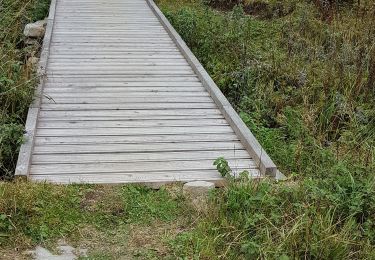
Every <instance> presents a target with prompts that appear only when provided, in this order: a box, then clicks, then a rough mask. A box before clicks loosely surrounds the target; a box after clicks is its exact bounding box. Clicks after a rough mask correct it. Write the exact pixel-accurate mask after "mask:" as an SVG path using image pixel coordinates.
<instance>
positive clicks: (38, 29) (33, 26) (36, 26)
mask: <svg viewBox="0 0 375 260" xmlns="http://www.w3.org/2000/svg"><path fill="white" fill-rule="evenodd" d="M46 25H47V20H46V19H45V20H41V21H37V22H35V23H29V24H26V26H25V30H24V31H23V34H24V35H25V36H26V37H32V38H42V37H43V36H44V33H45V31H46V28H45V27H46Z"/></svg>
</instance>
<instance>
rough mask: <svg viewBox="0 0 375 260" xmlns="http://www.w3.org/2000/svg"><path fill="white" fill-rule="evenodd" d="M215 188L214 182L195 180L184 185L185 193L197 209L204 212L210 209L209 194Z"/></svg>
mask: <svg viewBox="0 0 375 260" xmlns="http://www.w3.org/2000/svg"><path fill="white" fill-rule="evenodd" d="M214 188H215V184H214V183H212V182H207V181H193V182H188V183H186V184H185V185H184V187H183V194H184V195H185V197H186V198H187V199H189V200H190V204H191V206H192V207H193V208H194V209H195V210H197V211H198V212H201V213H204V212H207V210H208V201H207V199H208V194H209V192H210V191H211V190H213V189H214Z"/></svg>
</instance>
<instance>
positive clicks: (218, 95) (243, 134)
mask: <svg viewBox="0 0 375 260" xmlns="http://www.w3.org/2000/svg"><path fill="white" fill-rule="evenodd" d="M146 1H147V3H148V5H149V6H150V8H151V10H152V11H153V12H154V13H155V15H156V16H157V18H158V19H159V21H160V22H161V24H162V25H163V27H164V28H165V29H166V31H167V32H168V34H169V35H170V37H171V38H172V40H173V41H174V43H175V44H176V45H177V47H178V48H179V50H180V51H181V53H182V54H183V56H184V57H185V58H186V59H187V61H188V62H189V64H190V66H191V67H192V68H193V70H194V71H195V72H196V73H197V75H198V77H199V79H200V80H201V81H202V83H203V85H204V87H205V88H206V89H207V91H208V92H209V94H210V95H211V97H212V99H213V100H214V102H215V103H216V105H217V106H218V107H219V109H220V111H221V112H222V113H223V115H224V117H225V119H226V120H227V121H228V123H229V124H230V125H231V127H232V128H233V130H234V132H235V133H236V134H237V135H238V137H239V138H240V140H241V142H242V144H243V145H244V146H245V148H246V150H247V151H248V152H249V153H250V155H251V156H252V157H253V159H254V160H255V162H256V163H257V164H258V165H259V169H260V172H261V173H262V174H263V175H266V176H270V177H274V178H277V179H283V175H282V173H281V172H279V171H278V169H277V167H276V165H275V163H274V162H273V161H272V159H271V158H270V157H269V156H268V154H267V152H266V151H265V150H264V149H263V148H262V146H261V145H260V143H259V142H258V140H257V139H256V138H255V136H254V135H253V134H252V133H251V131H250V129H249V128H248V127H247V126H246V124H245V123H244V122H243V121H242V119H241V118H240V117H239V115H238V114H237V112H236V111H235V110H234V109H233V107H232V105H231V104H230V103H229V101H228V100H227V99H226V97H225V96H224V95H223V93H222V92H221V91H220V89H219V88H218V87H217V85H216V84H215V82H214V81H213V80H212V78H211V77H210V76H209V74H208V73H207V71H206V70H205V69H204V67H203V66H202V65H201V64H200V62H199V61H198V59H197V58H196V57H195V55H194V54H193V53H192V52H191V50H190V49H189V47H188V46H187V45H186V43H185V42H184V40H183V39H182V38H181V36H180V35H179V34H178V33H177V31H176V30H175V29H174V28H173V26H172V25H171V24H170V22H169V21H168V19H167V18H166V17H165V16H164V14H163V13H162V12H161V11H160V9H159V7H158V6H157V5H156V4H155V3H154V1H153V0H146Z"/></svg>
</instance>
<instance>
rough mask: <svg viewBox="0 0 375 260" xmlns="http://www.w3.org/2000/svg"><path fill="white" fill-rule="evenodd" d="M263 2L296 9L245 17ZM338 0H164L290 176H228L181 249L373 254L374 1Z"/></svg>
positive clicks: (234, 255) (248, 255) (239, 254)
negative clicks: (268, 178)
mask: <svg viewBox="0 0 375 260" xmlns="http://www.w3.org/2000/svg"><path fill="white" fill-rule="evenodd" d="M239 2H241V4H242V7H241V6H240V7H239V6H237V7H236V4H238V3H239ZM254 2H261V3H262V4H263V6H267V5H268V6H269V5H270V2H272V3H274V2H277V3H278V4H281V5H282V8H283V9H284V10H286V9H288V6H291V7H293V8H292V9H290V12H288V14H287V15H284V16H283V15H281V16H279V15H275V16H273V15H272V17H271V16H270V17H268V18H267V19H263V18H264V17H261V16H259V15H257V14H253V16H248V15H246V12H247V13H249V12H248V11H247V10H246V6H247V5H248V6H251V3H254ZM321 2H322V1H321ZM326 2H327V1H326ZM328 2H332V7H330V11H329V12H332V15H330V13H328V14H327V15H325V14H324V13H323V16H324V17H322V12H323V11H322V10H320V9H319V7H317V5H316V4H314V3H313V2H312V1H292V0H289V1H209V4H210V6H214V7H215V8H216V7H222V5H223V4H227V5H228V6H226V7H225V8H221V9H220V10H227V12H217V11H216V10H214V9H211V8H209V7H207V5H205V4H207V1H205V2H203V3H202V2H201V1H183V3H181V2H179V4H175V2H174V1H170V0H159V6H160V7H161V8H162V10H163V12H164V13H165V14H166V16H167V17H168V19H170V21H171V23H172V24H173V26H174V27H175V28H176V29H177V31H178V32H179V33H180V34H181V35H182V37H183V38H184V40H185V41H186V42H187V44H188V45H189V46H190V48H191V49H192V50H193V52H194V53H195V55H196V56H197V57H198V59H199V60H200V61H201V62H202V63H203V65H204V67H205V68H206V69H207V70H208V72H209V74H210V75H211V76H212V78H213V79H214V80H215V82H216V83H217V84H218V86H219V87H220V89H221V90H222V91H223V92H224V94H225V95H226V97H228V99H229V101H230V102H231V103H232V105H233V106H234V107H235V109H236V110H237V111H238V112H239V113H240V116H241V118H242V119H243V121H244V122H245V123H246V124H247V125H248V126H249V128H250V129H251V130H252V131H253V133H254V134H255V135H256V137H257V138H258V139H259V141H260V143H261V144H262V146H263V147H264V148H265V149H266V150H267V152H268V153H269V154H270V155H271V157H272V158H273V159H274V160H275V161H276V164H277V165H278V166H279V167H280V168H281V169H282V171H283V172H284V173H286V174H287V175H289V176H291V177H290V178H289V181H287V182H282V183H273V182H271V181H270V182H268V181H264V182H256V181H253V182H246V181H243V180H240V181H231V180H230V179H229V180H230V184H229V185H228V187H227V188H226V189H224V190H223V191H221V192H218V193H217V195H216V199H214V200H213V201H212V203H213V206H212V209H213V210H212V211H211V212H210V214H208V216H207V217H205V218H203V219H202V220H201V221H200V222H199V223H198V224H197V227H196V229H195V230H193V231H191V230H190V231H188V232H186V233H182V234H180V235H179V236H178V237H177V239H176V240H175V241H173V242H172V245H173V246H174V248H175V249H176V250H177V252H179V254H177V255H178V256H180V257H187V258H193V257H197V256H199V257H200V258H207V259H212V258H217V257H219V258H228V259H269V258H270V259H275V258H282V259H299V258H307V259H353V258H357V259H361V258H367V259H371V258H373V257H374V254H375V243H374V240H373V236H374V235H373V231H371V230H372V227H373V221H372V219H373V217H374V216H375V215H374V214H375V211H374V208H373V207H372V206H371V205H369V204H367V202H370V203H371V201H373V200H374V198H375V194H374V193H373V187H374V185H375V180H374V178H373V174H372V173H373V171H374V169H375V164H374V154H375V138H374V137H375V136H374V133H375V131H374V125H375V124H374V118H375V117H374V116H373V115H374V111H375V107H374V102H373V100H374V98H375V97H374V91H373V88H372V83H369V82H372V81H373V80H372V74H373V73H372V67H373V66H372V63H373V62H372V56H373V55H372V54H373V41H372V40H370V39H373V38H375V31H374V30H373V28H374V26H373V21H374V20H373V19H372V15H373V11H374V9H373V8H374V6H373V5H371V3H369V2H366V1H361V2H358V3H357V2H355V1H353V2H350V1H340V2H342V4H341V3H338V2H337V4H336V3H334V2H335V1H328ZM344 2H345V3H344ZM264 8H266V7H264ZM359 10H361V11H359ZM272 12H273V11H272ZM260 18H261V19H260ZM322 18H323V19H322ZM369 86H370V87H369ZM216 166H217V168H218V170H219V172H220V173H221V174H223V175H227V174H228V172H230V169H229V168H228V167H227V165H226V163H225V160H224V159H223V158H219V159H218V160H217V161H216Z"/></svg>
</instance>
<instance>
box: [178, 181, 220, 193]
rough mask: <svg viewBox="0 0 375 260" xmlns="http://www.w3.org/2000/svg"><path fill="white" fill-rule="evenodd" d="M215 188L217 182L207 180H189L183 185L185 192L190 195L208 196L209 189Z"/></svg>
mask: <svg viewBox="0 0 375 260" xmlns="http://www.w3.org/2000/svg"><path fill="white" fill-rule="evenodd" d="M214 188H215V184H214V183H212V182H207V181H192V182H188V183H186V184H185V185H184V187H183V193H184V194H185V195H188V196H207V195H208V193H209V191H210V190H212V189H214Z"/></svg>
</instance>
